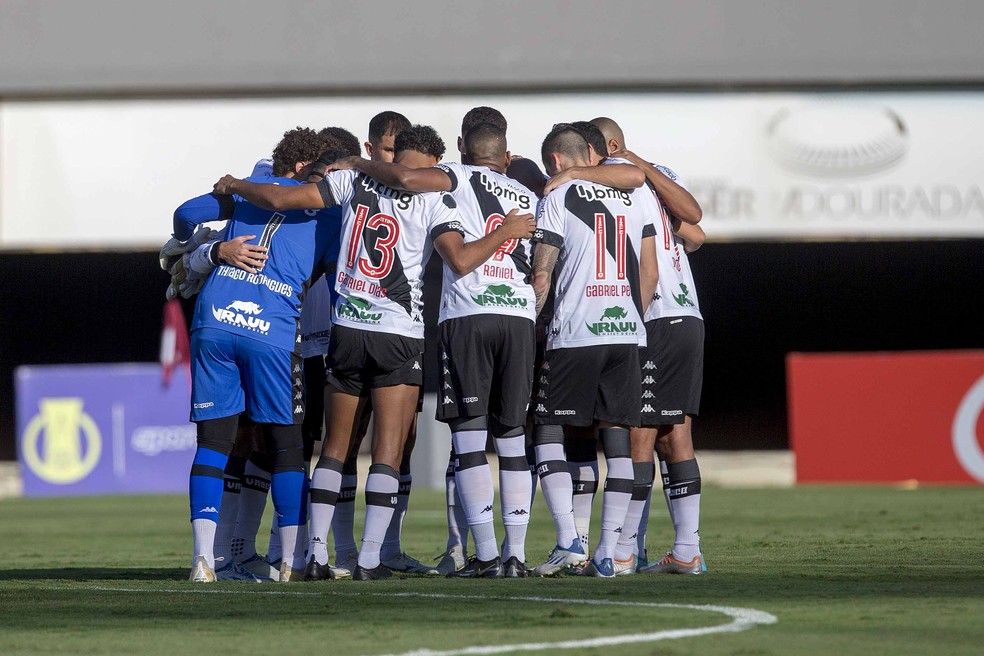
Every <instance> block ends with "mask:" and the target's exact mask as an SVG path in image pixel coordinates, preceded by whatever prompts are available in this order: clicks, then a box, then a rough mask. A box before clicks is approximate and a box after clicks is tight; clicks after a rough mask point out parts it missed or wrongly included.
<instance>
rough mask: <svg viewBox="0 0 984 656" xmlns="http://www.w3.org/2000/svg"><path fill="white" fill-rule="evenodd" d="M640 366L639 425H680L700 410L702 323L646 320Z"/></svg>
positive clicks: (695, 320)
mask: <svg viewBox="0 0 984 656" xmlns="http://www.w3.org/2000/svg"><path fill="white" fill-rule="evenodd" d="M646 340H647V346H646V348H644V349H640V351H639V362H640V363H641V366H642V425H643V426H665V425H668V424H682V423H683V422H684V420H685V419H686V418H687V415H693V416H697V412H698V411H699V410H700V388H701V387H702V386H703V384H704V322H703V321H702V320H700V319H698V318H697V317H665V318H663V319H656V320H655V321H648V322H646Z"/></svg>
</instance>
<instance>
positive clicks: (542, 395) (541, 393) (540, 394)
mask: <svg viewBox="0 0 984 656" xmlns="http://www.w3.org/2000/svg"><path fill="white" fill-rule="evenodd" d="M536 398H538V399H545V398H547V393H546V392H545V391H543V390H537V392H536Z"/></svg>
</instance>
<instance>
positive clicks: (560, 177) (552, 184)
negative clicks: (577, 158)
mask: <svg viewBox="0 0 984 656" xmlns="http://www.w3.org/2000/svg"><path fill="white" fill-rule="evenodd" d="M573 179H574V177H573V175H572V169H566V170H564V171H561V172H560V173H558V174H557V175H555V176H554V177H552V178H550V179H549V180H547V184H545V185H543V195H544V196H546V195H547V194H549V193H550V192H551V191H553V190H554V189H556V188H557V187H559V186H560V185H563V184H567V183H568V182H570V181H571V180H573Z"/></svg>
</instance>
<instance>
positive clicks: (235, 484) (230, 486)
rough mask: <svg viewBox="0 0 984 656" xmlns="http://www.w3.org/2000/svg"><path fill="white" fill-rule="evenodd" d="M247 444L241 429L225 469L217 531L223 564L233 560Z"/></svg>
mask: <svg viewBox="0 0 984 656" xmlns="http://www.w3.org/2000/svg"><path fill="white" fill-rule="evenodd" d="M247 442H248V441H247V440H246V439H245V438H244V436H243V434H242V430H241V429H240V430H239V431H238V434H237V435H236V444H235V446H233V448H232V453H230V454H229V460H228V462H227V463H226V467H225V476H224V478H223V491H222V507H221V508H219V521H218V525H217V526H216V529H215V560H216V561H217V562H220V563H222V564H225V563H228V562H231V561H232V560H233V553H232V539H233V533H234V532H235V530H236V517H237V515H238V514H239V497H240V493H241V491H242V482H243V473H244V472H245V470H246V460H247V458H249V454H250V451H251V450H252V445H251V444H248V443H247ZM220 567H221V565H220Z"/></svg>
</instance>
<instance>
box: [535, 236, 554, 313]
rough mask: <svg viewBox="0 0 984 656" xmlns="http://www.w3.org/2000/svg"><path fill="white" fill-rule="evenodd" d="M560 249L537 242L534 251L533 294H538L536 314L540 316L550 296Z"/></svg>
mask: <svg viewBox="0 0 984 656" xmlns="http://www.w3.org/2000/svg"><path fill="white" fill-rule="evenodd" d="M558 257H560V247H559V246H553V245H551V244H548V243H545V242H542V241H541V242H537V245H536V249H534V251H533V281H532V282H533V293H534V294H536V313H537V314H540V311H541V310H542V309H543V304H544V303H546V301H547V296H548V295H549V294H550V281H551V279H552V278H553V270H554V267H555V266H557V258H558Z"/></svg>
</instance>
